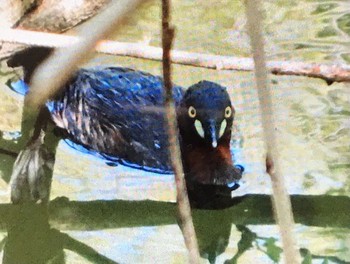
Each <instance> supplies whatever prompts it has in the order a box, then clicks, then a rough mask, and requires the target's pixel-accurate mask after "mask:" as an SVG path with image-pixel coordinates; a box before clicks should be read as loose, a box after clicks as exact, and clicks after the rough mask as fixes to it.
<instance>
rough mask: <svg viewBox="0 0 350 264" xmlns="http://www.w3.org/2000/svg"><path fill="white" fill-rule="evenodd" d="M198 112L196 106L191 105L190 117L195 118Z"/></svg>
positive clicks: (189, 109)
mask: <svg viewBox="0 0 350 264" xmlns="http://www.w3.org/2000/svg"><path fill="white" fill-rule="evenodd" d="M196 114H197V111H196V108H194V107H193V106H190V107H189V108H188V115H189V117H191V118H195V117H196Z"/></svg>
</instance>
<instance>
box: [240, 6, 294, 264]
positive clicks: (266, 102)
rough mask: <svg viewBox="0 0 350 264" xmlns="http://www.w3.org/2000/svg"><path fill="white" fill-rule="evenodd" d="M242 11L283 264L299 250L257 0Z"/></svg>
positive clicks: (289, 263)
mask: <svg viewBox="0 0 350 264" xmlns="http://www.w3.org/2000/svg"><path fill="white" fill-rule="evenodd" d="M245 3H246V15H247V20H248V21H247V26H248V32H249V36H250V39H251V45H252V52H253V58H254V63H255V78H256V86H257V90H258V96H259V102H260V111H261V115H262V123H263V128H264V138H265V142H266V145H267V158H266V168H267V173H268V174H269V175H270V177H271V180H272V190H273V199H272V200H273V205H274V209H275V216H276V220H277V223H278V225H279V229H280V235H281V238H282V245H283V253H284V256H285V262H286V263H287V264H297V263H300V262H301V261H300V259H301V258H300V254H299V252H298V250H297V248H296V241H295V238H294V236H293V228H294V219H293V213H292V206H291V201H290V197H289V195H288V193H287V190H286V188H285V183H284V178H283V174H282V172H281V170H280V166H279V165H280V163H279V153H278V146H277V142H276V137H277V135H276V133H275V129H274V128H275V124H274V111H273V108H272V101H271V92H270V89H269V86H268V82H267V68H266V62H265V51H264V40H263V36H262V33H261V32H262V30H261V24H262V21H263V19H262V16H261V10H260V1H259V0H246V2H245Z"/></svg>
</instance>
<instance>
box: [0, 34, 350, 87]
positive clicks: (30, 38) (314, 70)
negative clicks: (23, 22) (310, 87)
mask: <svg viewBox="0 0 350 264" xmlns="http://www.w3.org/2000/svg"><path fill="white" fill-rule="evenodd" d="M0 40H2V41H7V42H12V43H20V44H24V45H33V46H45V47H54V48H61V47H67V46H71V45H73V44H76V43H77V42H79V38H78V37H76V36H66V35H60V34H54V33H44V32H34V31H28V30H19V29H1V31H0ZM96 51H98V52H101V53H105V54H112V55H119V56H128V57H133V58H142V59H149V60H156V61H161V60H162V53H163V51H162V49H161V48H158V47H153V46H148V45H144V44H139V43H128V42H116V41H108V40H104V41H99V43H98V45H97V46H96ZM171 62H172V63H176V64H182V65H189V66H194V67H202V68H208V69H217V70H234V71H253V70H254V62H253V60H252V59H251V58H239V57H233V56H220V55H211V54H204V53H193V52H186V51H178V50H172V52H171ZM267 68H268V70H269V72H270V73H272V74H276V75H296V76H307V77H312V78H319V79H323V80H325V81H326V82H327V83H328V84H332V83H333V82H350V66H348V65H345V64H333V65H332V64H320V63H305V62H296V61H269V62H267Z"/></svg>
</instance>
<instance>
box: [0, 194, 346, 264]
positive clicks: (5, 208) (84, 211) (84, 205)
mask: <svg viewBox="0 0 350 264" xmlns="http://www.w3.org/2000/svg"><path fill="white" fill-rule="evenodd" d="M233 200H234V201H233V202H234V203H235V205H234V206H232V207H230V208H226V209H223V210H203V209H194V210H193V220H194V225H195V229H196V233H197V236H198V243H199V247H200V253H201V256H202V257H203V258H205V259H208V260H209V262H210V263H215V260H216V257H217V256H219V255H220V254H222V253H223V252H224V251H225V249H226V248H227V245H228V241H229V238H230V235H231V229H232V228H233V227H234V226H235V227H236V229H237V230H238V231H239V232H240V233H241V238H240V240H239V241H238V243H237V247H238V251H237V252H236V253H235V255H234V256H232V258H231V259H228V260H227V261H226V263H237V260H238V258H239V257H240V256H241V255H243V254H244V253H245V252H246V251H247V250H249V249H250V248H252V247H253V246H254V247H259V249H261V251H262V252H264V253H265V254H266V255H267V256H268V257H269V258H270V259H271V260H273V261H274V262H278V261H279V260H280V257H281V252H282V249H281V248H280V247H278V246H277V245H276V241H277V240H276V239H275V238H272V237H263V236H260V235H259V234H257V233H255V232H253V231H251V230H250V229H249V227H248V226H250V225H268V224H274V223H275V222H274V219H273V214H272V207H271V197H270V196H268V195H247V196H243V197H240V198H238V200H237V198H236V199H233ZM292 203H293V209H294V214H295V219H296V222H297V223H300V224H303V225H306V226H318V227H337V228H338V227H340V228H350V215H349V214H348V213H347V212H348V209H349V208H350V198H349V197H345V196H304V195H297V196H292ZM334 210H337V211H338V212H341V211H343V212H344V213H343V214H337V215H334V214H332V212H333V211H334ZM176 223H177V220H176V205H175V204H173V203H167V202H155V201H122V200H113V201H89V202H78V201H69V200H68V199H67V198H58V199H55V200H53V201H52V202H50V204H49V205H48V206H46V205H42V204H41V205H39V204H23V205H10V204H1V205H0V229H2V230H4V229H6V230H7V237H6V238H5V239H4V240H3V241H2V242H0V250H1V249H2V250H3V251H4V252H3V263H4V264H9V263H10V264H12V263H66V260H65V254H64V251H63V250H64V249H66V250H69V251H73V252H75V253H77V254H78V255H80V256H82V257H84V258H85V259H87V260H88V261H89V262H91V263H116V262H114V261H113V260H111V259H109V258H107V257H105V256H103V255H102V254H100V253H98V252H97V251H96V250H95V249H93V248H91V247H90V246H87V245H85V244H84V243H82V242H79V241H77V240H75V239H73V238H71V237H70V236H69V235H67V234H65V233H64V232H63V231H61V230H81V231H83V230H103V229H110V228H123V227H139V226H159V225H169V224H176ZM301 253H302V254H303V256H304V259H305V260H306V259H311V260H312V259H323V260H326V259H328V260H332V262H334V263H345V262H344V261H342V260H340V259H338V258H337V257H335V256H334V257H333V256H317V255H313V254H312V253H311V252H310V251H309V250H308V249H301ZM306 263H311V262H306Z"/></svg>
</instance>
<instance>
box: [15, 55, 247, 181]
mask: <svg viewBox="0 0 350 264" xmlns="http://www.w3.org/2000/svg"><path fill="white" fill-rule="evenodd" d="M9 65H10V66H18V65H23V63H22V64H20V63H18V60H17V59H16V57H14V58H13V59H12V60H10V61H9ZM26 71H27V72H29V73H30V74H31V72H32V71H31V70H30V67H29V70H28V69H27V70H26ZM173 95H174V100H175V103H176V107H177V117H178V123H179V132H180V144H181V151H182V156H183V165H184V169H185V174H186V179H187V181H188V182H190V183H191V182H193V183H199V184H205V185H207V184H208V185H233V184H234V183H236V182H237V181H238V180H239V179H240V178H241V174H242V170H241V169H238V168H237V167H235V166H234V165H233V163H232V156H231V152H230V140H231V132H232V122H233V118H234V108H233V106H232V105H231V101H230V98H229V95H228V93H227V91H226V88H224V87H222V86H220V85H218V84H216V83H213V82H209V81H201V82H199V83H197V84H195V85H193V86H191V87H189V88H188V89H187V91H186V92H184V89H183V88H181V87H179V86H176V85H174V90H173ZM163 106H164V97H163V81H162V79H161V78H160V77H157V76H153V75H151V74H148V73H145V72H141V71H135V70H132V69H127V68H121V67H106V68H91V69H80V70H79V71H77V72H76V73H75V74H74V76H73V77H72V78H71V79H70V81H69V82H68V83H67V84H66V89H64V91H63V92H62V93H61V94H59V95H58V96H56V97H55V98H54V99H53V100H51V101H50V102H48V103H47V107H48V109H49V111H50V113H51V116H52V119H53V121H54V122H55V123H56V124H57V126H59V127H60V128H62V129H63V130H64V131H65V132H66V134H67V136H68V138H69V139H71V140H72V141H74V142H76V143H78V144H81V145H83V146H85V147H86V148H88V149H90V150H94V151H98V152H100V153H102V154H103V155H104V156H106V157H107V158H110V159H112V160H118V161H119V162H120V163H123V164H126V165H129V166H133V167H140V168H143V169H147V170H151V171H155V172H161V173H169V172H171V164H170V160H169V155H168V142H167V134H166V130H165V127H164V124H165V122H164V118H165V117H164V108H163Z"/></svg>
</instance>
